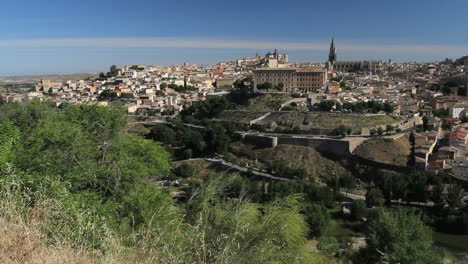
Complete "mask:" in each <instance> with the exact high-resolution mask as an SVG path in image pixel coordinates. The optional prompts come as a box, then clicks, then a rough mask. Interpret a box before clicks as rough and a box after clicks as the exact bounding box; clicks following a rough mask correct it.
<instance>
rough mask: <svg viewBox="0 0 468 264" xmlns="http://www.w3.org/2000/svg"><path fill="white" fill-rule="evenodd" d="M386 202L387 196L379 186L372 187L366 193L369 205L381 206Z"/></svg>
mask: <svg viewBox="0 0 468 264" xmlns="http://www.w3.org/2000/svg"><path fill="white" fill-rule="evenodd" d="M384 203H385V198H384V196H383V194H382V192H381V191H380V189H379V188H372V189H370V190H369V191H368V192H367V193H366V204H367V207H374V206H377V207H380V206H382V205H383V204H384Z"/></svg>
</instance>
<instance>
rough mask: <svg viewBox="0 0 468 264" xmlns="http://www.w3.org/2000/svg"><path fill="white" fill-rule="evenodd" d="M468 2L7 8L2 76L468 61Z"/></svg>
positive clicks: (18, 0) (0, 12)
mask: <svg viewBox="0 0 468 264" xmlns="http://www.w3.org/2000/svg"><path fill="white" fill-rule="evenodd" d="M467 13H468V1H467V0H444V1H441V0H438V1H435V0H425V1H423V0H406V1H401V0H392V1H390V0H385V1H382V0H373V1H370V0H355V1H349V0H347V1H345V0H336V1H313V0H289V1H278V0H269V1H264V0H250V1H246V0H237V1H219V0H218V1H213V0H199V1H195V0H190V1H189V0H178V1H159V0H151V1H150V0H133V1H128V0H127V1H122V0H113V1H109V0H103V1H99V0H94V1H91V0H80V1H78V0H74V1H67V0H60V1H59V0H48V1H44V0H15V1H8V2H7V3H4V4H3V5H2V8H1V9H0V32H2V34H1V35H0V59H1V62H2V63H1V64H0V75H16V74H38V73H70V72H98V71H105V70H106V69H107V68H108V67H109V65H111V64H117V65H123V64H136V63H143V64H162V65H168V64H181V63H183V62H189V63H197V64H212V63H215V62H218V61H221V60H230V59H234V58H237V57H244V56H250V55H254V54H255V52H257V51H258V52H260V53H263V52H266V51H267V50H269V49H270V50H272V49H274V48H278V49H279V50H280V51H285V52H288V53H289V54H290V59H291V60H294V61H325V60H326V58H327V49H328V45H329V41H330V38H331V37H332V36H334V37H335V39H336V42H337V52H338V59H339V60H340V59H342V60H353V59H382V60H388V59H393V60H398V61H432V60H442V59H444V58H446V57H449V58H456V57H460V56H462V55H466V54H468V20H467V19H466V16H467Z"/></svg>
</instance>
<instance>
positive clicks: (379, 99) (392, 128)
mask: <svg viewBox="0 0 468 264" xmlns="http://www.w3.org/2000/svg"><path fill="white" fill-rule="evenodd" d="M328 57H329V58H328V61H327V62H325V63H295V62H290V61H289V56H288V54H281V53H279V52H278V51H277V50H275V51H274V52H268V53H267V54H266V55H264V56H261V55H259V54H257V55H256V56H253V57H245V58H240V59H236V60H233V61H226V62H220V63H218V64H216V65H213V66H197V65H192V64H184V65H182V66H154V65H131V66H128V65H126V66H123V67H121V68H119V67H117V66H115V65H114V66H112V67H110V69H109V71H108V72H107V73H100V74H99V76H97V77H89V78H86V79H83V80H68V81H64V82H62V81H51V80H48V79H42V80H40V81H39V82H37V83H34V84H31V85H29V86H26V88H22V89H17V90H16V91H15V90H13V91H12V89H9V92H4V93H2V97H1V98H2V101H3V102H20V101H27V100H31V99H35V98H38V99H40V100H48V101H51V102H53V103H54V104H55V105H56V106H57V107H59V106H60V105H63V104H70V105H79V104H98V105H104V106H107V105H119V106H123V107H125V108H126V109H127V112H128V114H131V115H137V116H142V117H146V118H148V117H151V118H153V119H160V120H165V119H166V118H169V117H170V118H173V117H177V116H178V115H179V114H180V113H181V112H182V111H184V109H189V108H190V107H191V106H193V105H195V104H196V103H197V102H203V101H205V100H207V98H211V97H218V96H229V95H232V94H236V95H237V97H239V95H240V96H241V97H244V98H243V100H244V101H247V102H248V107H246V108H242V107H237V109H229V110H227V111H224V113H219V114H220V115H219V116H217V117H216V118H217V120H219V121H220V122H232V123H236V124H238V125H242V126H243V127H244V129H245V131H246V132H245V133H244V135H245V134H249V133H253V132H252V129H253V130H255V131H257V133H260V132H263V133H265V132H269V133H282V135H285V136H287V134H302V135H306V136H304V137H312V136H327V137H330V138H333V137H336V136H337V135H341V136H343V137H344V140H347V141H348V142H349V144H350V145H351V148H350V149H349V151H350V152H352V151H353V150H354V149H355V148H356V147H358V146H359V145H360V144H361V143H362V142H364V141H366V140H368V139H369V138H370V137H374V136H382V135H384V136H386V137H390V138H392V139H397V138H398V137H401V136H403V135H404V134H405V133H406V134H408V133H409V132H411V131H412V132H413V133H414V139H413V142H412V145H413V146H412V148H413V150H412V152H413V155H414V161H412V162H413V163H414V164H413V166H415V167H416V168H418V169H420V170H428V171H433V172H438V171H441V172H447V173H450V174H451V175H453V176H454V177H457V178H458V179H463V180H468V151H467V150H468V124H467V123H466V122H467V120H468V113H467V112H468V97H467V95H468V56H464V57H462V58H460V59H457V60H455V61H452V60H449V59H446V60H444V61H438V62H431V63H416V62H392V61H391V60H389V61H385V62H382V61H372V60H369V61H339V60H337V57H338V56H337V53H336V47H335V43H334V41H332V43H331V45H330V51H329V56H328ZM255 97H257V98H255ZM262 98H263V99H262ZM265 98H267V99H266V100H264V99H265ZM262 100H263V101H262ZM275 104H276V105H275ZM390 116H391V118H390ZM360 121H362V122H360ZM249 136H254V135H253V134H249ZM256 136H259V135H258V134H257V135H256ZM266 136H269V137H271V136H272V135H268V134H267V135H266ZM369 158H371V159H377V160H378V159H379V158H378V157H369Z"/></svg>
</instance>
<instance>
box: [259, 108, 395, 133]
mask: <svg viewBox="0 0 468 264" xmlns="http://www.w3.org/2000/svg"><path fill="white" fill-rule="evenodd" d="M398 121H400V119H399V118H398V117H393V116H389V115H358V114H334V113H325V112H297V111H292V112H275V113H272V114H271V115H270V116H268V117H267V118H265V119H264V120H262V121H260V122H259V123H258V124H260V125H264V126H266V127H268V128H272V129H274V128H275V127H283V128H293V127H299V129H300V130H302V131H307V130H310V129H335V128H337V127H339V126H340V125H345V126H349V127H352V129H353V133H359V132H360V131H361V129H362V128H366V127H376V126H380V125H388V124H394V123H396V122H398Z"/></svg>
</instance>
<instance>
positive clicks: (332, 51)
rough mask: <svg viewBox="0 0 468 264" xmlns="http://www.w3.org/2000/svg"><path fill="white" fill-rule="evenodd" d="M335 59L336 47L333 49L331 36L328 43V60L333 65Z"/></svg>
mask: <svg viewBox="0 0 468 264" xmlns="http://www.w3.org/2000/svg"><path fill="white" fill-rule="evenodd" d="M335 61H336V49H335V40H334V38H332V42H331V44H330V52H329V53H328V62H330V64H331V65H333V64H334V63H335Z"/></svg>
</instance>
